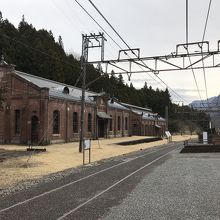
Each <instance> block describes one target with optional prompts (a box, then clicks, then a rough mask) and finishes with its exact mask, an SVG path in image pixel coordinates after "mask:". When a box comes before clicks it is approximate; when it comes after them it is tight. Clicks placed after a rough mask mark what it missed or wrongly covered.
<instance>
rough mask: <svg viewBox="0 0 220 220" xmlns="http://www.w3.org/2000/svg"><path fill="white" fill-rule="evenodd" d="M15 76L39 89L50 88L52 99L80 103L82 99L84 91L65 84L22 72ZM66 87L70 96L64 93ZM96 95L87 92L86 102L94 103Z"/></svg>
mask: <svg viewBox="0 0 220 220" xmlns="http://www.w3.org/2000/svg"><path fill="white" fill-rule="evenodd" d="M15 74H16V75H18V76H20V77H21V78H23V79H25V80H27V81H28V82H31V83H32V84H34V85H36V86H38V87H39V88H48V89H49V96H50V97H57V98H62V99H68V100H73V101H80V99H81V95H82V90H81V89H80V88H77V87H74V86H71V85H67V84H65V83H60V82H56V81H53V80H49V79H45V78H42V77H39V76H34V75H31V74H27V73H23V72H20V71H15ZM64 87H68V89H69V94H66V93H63V88H64ZM94 95H97V93H95V92H89V91H86V93H85V100H86V102H89V103H92V102H93V98H91V97H92V96H94Z"/></svg>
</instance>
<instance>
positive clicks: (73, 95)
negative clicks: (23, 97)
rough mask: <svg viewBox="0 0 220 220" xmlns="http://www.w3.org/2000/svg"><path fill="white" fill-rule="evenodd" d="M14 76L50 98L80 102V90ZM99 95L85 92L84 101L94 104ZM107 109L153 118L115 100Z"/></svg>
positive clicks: (37, 78) (139, 108)
mask: <svg viewBox="0 0 220 220" xmlns="http://www.w3.org/2000/svg"><path fill="white" fill-rule="evenodd" d="M15 74H16V75H18V76H19V77H21V78H23V79H25V80H27V81H28V82H31V83H32V84H34V85H36V86H38V87H39V88H48V89H49V96H50V97H54V98H60V99H66V100H70V101H77V102H80V101H81V95H82V90H81V89H80V88H77V87H74V86H71V85H67V84H65V83H60V82H56V81H53V80H49V79H45V78H42V77H39V76H34V75H31V74H28V73H24V72H20V71H15ZM100 95H102V93H95V92H90V91H86V92H85V101H86V102H87V103H91V104H95V103H94V97H96V96H100ZM108 107H110V108H115V109H120V110H126V111H130V110H132V112H134V113H136V114H139V115H142V117H143V119H154V118H155V114H153V113H152V110H151V109H149V108H143V107H139V106H135V105H130V104H127V103H119V102H118V101H115V100H114V101H113V102H112V100H109V101H108ZM160 120H164V119H163V118H160Z"/></svg>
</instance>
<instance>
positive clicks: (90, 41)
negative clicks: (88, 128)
mask: <svg viewBox="0 0 220 220" xmlns="http://www.w3.org/2000/svg"><path fill="white" fill-rule="evenodd" d="M105 40H106V39H105V38H104V34H103V33H99V34H90V35H84V34H83V35H82V56H81V70H82V97H81V121H80V142H79V152H83V146H84V137H85V95H86V65H87V63H88V53H89V49H90V48H101V61H103V60H104V41H105Z"/></svg>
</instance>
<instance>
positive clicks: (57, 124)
mask: <svg viewBox="0 0 220 220" xmlns="http://www.w3.org/2000/svg"><path fill="white" fill-rule="evenodd" d="M59 133H60V112H59V111H58V110H55V111H53V134H59Z"/></svg>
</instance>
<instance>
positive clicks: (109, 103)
mask: <svg viewBox="0 0 220 220" xmlns="http://www.w3.org/2000/svg"><path fill="white" fill-rule="evenodd" d="M108 107H110V108H117V109H121V110H126V111H129V110H130V109H129V108H126V107H125V106H123V105H121V104H119V103H118V102H116V101H114V102H112V101H111V100H109V101H108Z"/></svg>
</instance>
